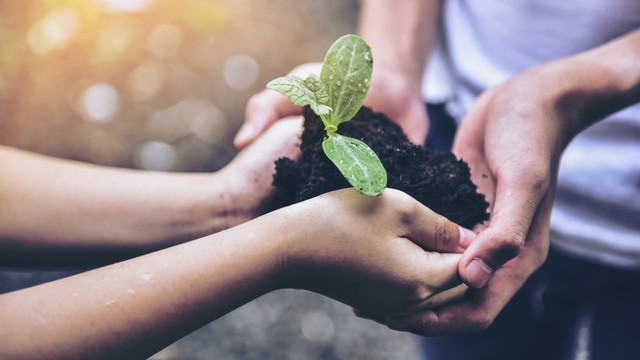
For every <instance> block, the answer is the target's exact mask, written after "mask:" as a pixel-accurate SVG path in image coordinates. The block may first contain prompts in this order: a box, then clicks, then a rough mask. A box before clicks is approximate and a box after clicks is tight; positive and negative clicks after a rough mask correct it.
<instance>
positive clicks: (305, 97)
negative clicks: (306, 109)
mask: <svg viewBox="0 0 640 360" xmlns="http://www.w3.org/2000/svg"><path fill="white" fill-rule="evenodd" d="M267 88H269V89H272V90H275V91H277V92H279V93H281V94H282V95H285V96H287V97H288V98H289V99H291V102H292V103H293V104H294V105H298V106H305V105H309V106H310V107H311V109H312V110H313V111H314V112H315V113H316V114H318V115H326V114H328V113H329V112H330V111H331V108H330V107H329V106H327V103H328V100H329V95H328V94H327V91H326V90H325V89H324V87H323V85H322V83H321V82H320V79H318V77H317V76H316V75H313V74H312V75H310V76H309V77H308V78H306V79H304V80H303V79H301V78H300V77H298V76H295V75H289V76H285V77H279V78H277V79H274V80H271V81H270V82H269V83H268V84H267Z"/></svg>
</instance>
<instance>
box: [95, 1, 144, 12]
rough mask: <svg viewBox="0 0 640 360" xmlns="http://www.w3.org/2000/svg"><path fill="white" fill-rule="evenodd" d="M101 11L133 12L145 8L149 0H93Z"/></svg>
mask: <svg viewBox="0 0 640 360" xmlns="http://www.w3.org/2000/svg"><path fill="white" fill-rule="evenodd" d="M93 2H94V4H96V5H97V6H98V8H100V9H101V10H103V11H106V12H114V13H135V12H141V11H144V10H147V9H148V8H149V7H150V6H151V5H152V1H151V0H93Z"/></svg>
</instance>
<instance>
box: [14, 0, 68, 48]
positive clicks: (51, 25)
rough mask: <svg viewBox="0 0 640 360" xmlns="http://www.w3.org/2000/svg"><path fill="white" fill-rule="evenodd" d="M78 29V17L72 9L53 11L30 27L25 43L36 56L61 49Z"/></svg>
mask: <svg viewBox="0 0 640 360" xmlns="http://www.w3.org/2000/svg"><path fill="white" fill-rule="evenodd" d="M78 27H79V20H78V15H77V14H76V12H75V11H74V10H73V9H71V8H66V7H65V8H57V9H53V10H51V11H50V12H49V13H48V14H47V15H46V16H45V17H44V19H42V20H41V21H38V22H36V23H35V24H33V25H32V26H31V28H30V29H29V33H28V34H27V43H28V44H29V47H30V48H31V50H33V51H34V52H35V53H36V54H44V53H46V52H49V51H51V50H56V49H62V48H64V47H66V46H67V45H68V44H69V42H70V41H71V39H72V37H73V35H75V33H76V31H77V29H78Z"/></svg>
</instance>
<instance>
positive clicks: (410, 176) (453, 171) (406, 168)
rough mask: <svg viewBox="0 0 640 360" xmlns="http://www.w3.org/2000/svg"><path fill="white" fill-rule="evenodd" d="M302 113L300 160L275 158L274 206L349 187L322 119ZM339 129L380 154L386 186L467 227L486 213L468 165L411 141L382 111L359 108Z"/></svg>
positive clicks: (484, 202) (306, 110) (479, 220)
mask: <svg viewBox="0 0 640 360" xmlns="http://www.w3.org/2000/svg"><path fill="white" fill-rule="evenodd" d="M304 118H305V121H304V132H303V133H302V138H301V143H300V149H301V151H302V155H301V157H300V159H299V160H298V161H295V160H292V159H289V158H281V159H279V160H278V161H276V173H275V175H274V177H273V185H274V186H275V187H276V191H275V195H274V196H275V198H274V200H275V207H282V206H286V205H290V204H293V203H295V202H300V201H304V200H307V199H309V198H312V197H314V196H318V195H320V194H323V193H325V192H329V191H333V190H337V189H342V188H347V187H350V186H351V185H349V183H348V182H347V180H346V179H345V178H344V177H343V176H342V174H341V173H340V171H339V170H338V168H337V167H336V166H335V165H334V164H333V163H332V162H331V161H330V160H329V159H328V158H327V156H326V155H325V154H324V151H323V150H322V140H323V139H324V137H325V131H324V126H323V124H322V121H321V120H320V118H319V117H318V116H317V115H316V114H315V113H313V111H311V110H310V109H309V108H308V107H307V108H305V110H304ZM338 133H340V134H342V135H346V136H350V137H353V138H356V139H359V140H362V141H364V142H365V143H367V145H369V147H371V148H372V149H373V150H374V151H375V152H376V154H378V157H379V158H380V161H381V162H382V164H383V165H384V167H385V169H386V170H387V187H389V188H394V189H398V190H402V191H404V192H405V193H407V194H409V195H411V196H413V197H414V198H415V199H417V200H418V201H419V202H421V203H422V204H424V205H426V206H427V207H429V208H430V209H431V210H433V211H435V212H437V213H439V214H441V215H443V216H445V217H447V218H448V219H450V220H452V221H454V222H456V223H458V224H460V225H462V226H465V227H467V228H472V227H473V226H474V225H476V224H480V223H482V222H484V221H485V220H487V219H488V218H489V214H488V212H487V208H488V203H487V202H486V201H485V199H484V196H483V195H482V194H480V193H478V191H477V187H476V186H475V185H474V184H473V182H471V174H470V171H469V167H468V166H467V164H466V163H465V162H464V161H462V160H458V159H456V157H455V156H454V155H453V154H452V153H450V152H440V151H434V150H430V149H426V148H424V147H422V146H418V145H415V144H413V143H411V142H410V141H409V140H408V139H407V137H406V136H405V135H404V133H403V132H402V130H401V128H400V127H399V126H398V125H397V124H395V123H394V122H392V121H391V120H390V119H389V118H388V117H387V116H386V115H384V114H382V113H378V112H374V111H372V110H371V109H370V108H367V107H362V108H361V109H360V111H359V112H358V113H357V114H356V116H355V117H354V118H353V119H352V120H351V121H349V122H346V123H343V124H341V125H340V127H339V129H338Z"/></svg>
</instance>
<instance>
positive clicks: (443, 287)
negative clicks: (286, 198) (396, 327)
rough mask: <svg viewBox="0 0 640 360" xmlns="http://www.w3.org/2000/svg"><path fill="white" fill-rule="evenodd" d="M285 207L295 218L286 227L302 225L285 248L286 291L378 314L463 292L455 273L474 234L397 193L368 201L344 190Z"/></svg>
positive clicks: (428, 303)
mask: <svg viewBox="0 0 640 360" xmlns="http://www.w3.org/2000/svg"><path fill="white" fill-rule="evenodd" d="M288 209H290V210H291V211H295V213H294V216H296V218H297V219H298V220H296V221H293V222H292V223H293V225H291V226H292V227H295V226H296V225H295V224H300V225H299V226H297V227H295V228H292V229H291V232H292V233H295V234H297V235H298V236H296V235H294V234H291V236H293V237H294V239H296V240H297V242H296V243H295V244H292V245H290V246H288V247H287V248H288V249H289V251H288V253H287V254H286V266H285V267H284V269H285V270H284V271H282V272H281V273H282V274H284V277H285V280H284V281H285V285H286V286H287V287H294V288H304V289H307V290H311V291H315V292H318V293H321V294H324V295H326V296H329V297H332V298H334V299H336V300H339V301H341V302H344V303H346V304H348V305H351V306H353V307H356V308H357V309H359V310H360V311H361V312H363V313H375V314H376V315H377V316H380V317H386V316H393V315H401V314H408V313H411V312H414V311H417V310H420V309H423V308H425V307H430V306H435V305H437V304H440V303H442V302H446V301H451V300H452V299H454V298H457V297H458V296H461V295H462V294H463V293H464V290H465V287H464V286H460V285H461V284H462V282H461V281H460V278H459V276H458V272H457V264H458V261H459V260H460V257H461V255H460V254H459V253H460V252H461V251H463V250H464V249H463V248H462V247H461V246H460V245H459V244H460V243H469V242H471V241H472V240H473V238H474V237H475V234H474V233H473V232H471V231H470V230H466V229H463V228H461V227H459V226H458V225H456V224H454V223H452V222H450V221H449V220H447V219H446V218H444V217H443V216H441V215H438V214H436V213H434V212H433V211H431V210H430V209H428V208H426V207H425V206H423V205H422V204H420V203H419V202H417V201H416V200H415V199H413V198H411V197H410V196H409V195H407V194H405V193H403V192H401V191H398V190H394V189H386V190H385V191H384V192H383V194H382V195H380V196H378V197H368V196H364V195H361V194H359V193H358V192H356V191H355V190H354V189H343V190H338V191H335V192H331V193H327V194H324V195H321V196H319V197H316V198H314V199H310V200H308V201H305V202H302V203H299V204H296V205H294V206H292V207H290V208H288ZM284 211H288V210H284ZM280 216H284V215H280ZM300 218H301V221H300ZM300 239H308V240H307V241H303V242H300ZM452 289H453V290H452ZM443 292H444V293H443ZM438 294H440V295H438Z"/></svg>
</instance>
